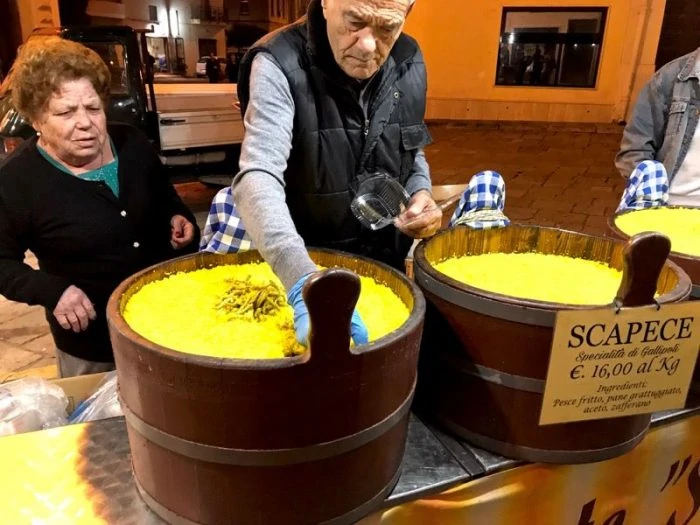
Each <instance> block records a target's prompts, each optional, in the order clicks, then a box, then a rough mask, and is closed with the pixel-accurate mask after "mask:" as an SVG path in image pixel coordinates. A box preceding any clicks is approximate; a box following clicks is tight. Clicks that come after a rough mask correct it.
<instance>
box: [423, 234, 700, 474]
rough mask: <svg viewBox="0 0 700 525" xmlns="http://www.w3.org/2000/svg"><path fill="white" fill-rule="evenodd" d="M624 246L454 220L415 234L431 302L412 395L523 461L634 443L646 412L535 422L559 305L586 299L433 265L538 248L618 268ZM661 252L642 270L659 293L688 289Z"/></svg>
mask: <svg viewBox="0 0 700 525" xmlns="http://www.w3.org/2000/svg"><path fill="white" fill-rule="evenodd" d="M624 248H625V243H624V242H622V241H614V240H611V239H606V238H597V237H592V236H588V235H583V234H577V233H573V232H566V231H562V230H557V229H551V228H539V227H534V226H532V227H531V226H515V225H511V226H509V227H507V228H502V229H495V230H485V231H484V230H472V229H470V228H466V227H458V228H453V229H448V230H445V231H443V232H441V233H439V234H438V235H436V236H435V237H433V238H432V239H430V240H429V241H427V242H423V243H421V244H420V245H419V247H418V249H417V250H416V254H415V279H416V283H417V284H418V285H419V286H420V288H421V289H422V290H423V293H424V294H425V296H426V299H427V305H428V306H427V311H426V324H425V330H424V337H423V341H424V342H423V347H422V349H421V364H420V373H419V377H420V381H419V385H418V395H417V402H418V407H419V409H420V410H421V412H422V413H424V414H426V415H427V416H429V417H431V418H432V419H434V420H435V421H436V422H438V423H439V424H441V425H442V426H443V427H444V428H446V429H447V430H448V431H450V432H452V433H454V434H456V435H458V436H460V437H462V438H464V439H466V440H468V441H470V442H472V443H474V444H476V445H477V446H480V447H482V448H484V449H487V450H489V451H492V452H495V453H497V454H501V455H504V456H509V457H514V458H518V459H523V460H527V461H537V462H553V463H579V462H590V461H599V460H603V459H608V458H611V457H614V456H618V455H620V454H623V453H624V452H626V451H628V450H630V449H632V448H633V447H634V446H635V445H636V444H637V443H639V442H640V441H641V439H642V438H643V436H644V434H645V432H646V431H647V429H648V426H649V421H650V417H649V416H648V415H641V416H631V417H623V418H615V419H605V420H595V421H587V422H577V423H566V424H557V425H547V426H539V424H538V422H539V415H540V409H541V405H542V396H543V391H544V380H545V379H546V375H547V368H548V364H549V357H550V348H551V344H552V337H553V326H554V322H555V316H556V313H557V311H559V310H562V309H580V308H590V307H583V306H577V305H569V304H559V303H547V302H542V301H530V300H522V299H517V298H514V297H509V296H506V295H499V294H495V293H491V292H488V291H485V290H481V289H478V288H475V287H473V286H468V285H466V284H463V283H461V282H459V281H456V280H454V279H452V278H450V277H448V276H446V275H444V274H442V273H440V272H438V271H437V270H436V269H435V268H434V267H433V265H432V263H434V262H439V261H441V260H443V259H445V258H448V257H451V256H456V255H457V256H459V255H476V254H481V253H488V252H505V253H513V252H518V253H522V252H532V251H535V252H540V253H549V254H562V255H570V256H577V257H583V258H586V259H592V260H596V261H609V262H610V265H611V266H613V267H615V268H617V269H622V268H623V249H624ZM661 257H662V259H661V260H660V261H658V264H657V265H656V268H654V262H653V261H649V263H648V264H647V265H646V266H644V267H642V268H641V269H640V271H641V272H649V273H648V274H647V275H653V276H654V277H653V279H654V282H656V281H657V279H656V277H657V276H659V271H660V276H659V278H658V286H657V287H656V288H657V289H658V291H659V292H660V293H661V294H662V295H661V297H660V298H659V300H660V302H662V303H666V302H676V301H681V300H683V299H685V298H686V297H687V296H688V294H689V293H690V281H689V279H688V277H687V275H685V273H683V271H682V270H681V269H680V268H678V266H676V265H675V264H674V263H672V262H669V261H665V255H662V256H661ZM662 265H663V266H662ZM654 272H655V273H654ZM542 278H543V279H546V278H547V276H542ZM504 279H507V275H505V276H504ZM654 288H655V287H654V286H653V283H652V285H651V286H647V290H646V292H645V293H643V294H641V295H640V294H639V293H636V295H635V296H634V297H633V296H632V295H629V296H628V299H629V300H627V301H626V305H627V306H639V305H641V304H647V303H651V302H652V300H653V295H654ZM647 296H648V297H647ZM612 300H613V297H611V303H612Z"/></svg>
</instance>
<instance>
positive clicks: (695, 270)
mask: <svg viewBox="0 0 700 525" xmlns="http://www.w3.org/2000/svg"><path fill="white" fill-rule="evenodd" d="M667 208H672V209H673V208H679V207H678V206H667ZM635 211H636V210H629V211H624V212H620V213H616V214H615V215H613V216H612V217H610V218H609V219H608V227H609V228H610V230H611V231H612V232H613V233H614V234H615V236H616V237H618V238H619V239H622V240H628V239H629V238H630V236H629V235H627V234H626V233H625V232H623V231H622V230H621V229H620V228H619V227H618V226H617V224H616V220H617V218H618V217H620V216H622V215H626V214H629V213H634V212H635ZM698 213H700V210H698ZM698 243H700V238H699V239H698ZM671 248H673V245H672V246H671ZM669 259H671V260H672V261H673V262H675V263H676V264H677V265H678V266H679V267H681V268H682V269H683V271H685V273H687V274H688V277H689V278H690V280H691V282H692V284H693V289H692V291H691V292H690V300H693V301H700V257H693V256H692V255H688V254H686V253H681V252H677V251H671V253H670V254H669ZM698 304H700V303H698ZM690 390H691V391H692V392H693V393H695V394H700V363H697V364H696V365H695V370H694V371H693V378H692V380H691V382H690Z"/></svg>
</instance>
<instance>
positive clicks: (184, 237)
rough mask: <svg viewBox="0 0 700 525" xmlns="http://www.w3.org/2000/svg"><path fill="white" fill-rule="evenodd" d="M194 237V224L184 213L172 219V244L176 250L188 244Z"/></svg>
mask: <svg viewBox="0 0 700 525" xmlns="http://www.w3.org/2000/svg"><path fill="white" fill-rule="evenodd" d="M192 239H194V225H193V224H192V223H191V222H190V221H188V220H187V219H185V218H184V217H183V216H182V215H173V218H172V219H170V245H171V246H172V247H173V249H175V250H180V249H182V248H184V247H185V246H187V245H188V244H189V243H191V242H192Z"/></svg>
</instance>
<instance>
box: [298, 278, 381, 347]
mask: <svg viewBox="0 0 700 525" xmlns="http://www.w3.org/2000/svg"><path fill="white" fill-rule="evenodd" d="M311 275H312V274H310V273H307V274H306V275H304V276H303V277H302V278H301V279H299V280H298V281H297V282H296V284H295V285H294V286H292V289H291V290H289V293H287V302H288V303H289V304H290V305H291V306H292V308H294V330H295V331H296V334H297V341H299V343H301V344H302V345H304V346H309V310H308V309H307V308H306V303H305V302H304V296H303V294H302V289H303V288H304V283H305V282H306V279H308V278H309V277H310V276H311ZM350 336H351V337H352V340H353V341H355V344H356V345H361V344H365V343H367V342H368V340H369V334H368V332H367V327H366V326H365V323H363V322H362V318H360V314H359V313H358V312H357V310H355V311H354V312H353V313H352V320H351V323H350Z"/></svg>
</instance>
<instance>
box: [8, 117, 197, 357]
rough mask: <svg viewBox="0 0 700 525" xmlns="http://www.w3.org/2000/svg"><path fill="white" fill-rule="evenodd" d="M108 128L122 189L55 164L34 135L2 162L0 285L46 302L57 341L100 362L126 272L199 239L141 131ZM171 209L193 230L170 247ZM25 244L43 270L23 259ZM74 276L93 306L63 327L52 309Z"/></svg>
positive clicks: (22, 298)
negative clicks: (112, 303)
mask: <svg viewBox="0 0 700 525" xmlns="http://www.w3.org/2000/svg"><path fill="white" fill-rule="evenodd" d="M108 132H109V135H110V137H111V138H112V141H113V143H114V147H115V149H116V153H117V155H118V157H119V189H120V192H119V193H120V195H119V198H117V197H115V196H114V194H113V193H112V191H111V190H110V189H109V187H107V185H105V184H104V183H102V182H91V181H86V180H83V179H80V178H78V177H75V176H72V175H69V174H67V173H65V172H63V171H61V170H60V169H58V168H56V167H54V166H53V165H52V164H51V163H50V162H48V161H47V160H46V159H45V158H44V157H42V155H41V154H40V153H39V151H38V150H37V147H36V138H35V139H32V140H30V141H28V142H26V143H25V144H23V145H22V146H21V147H19V148H18V149H17V150H16V151H15V152H14V153H13V154H12V155H11V156H9V157H8V158H7V159H5V161H4V162H3V163H2V164H0V294H2V295H4V296H5V297H7V298H8V299H10V300H13V301H18V302H23V303H27V304H30V305H36V304H39V305H42V306H44V307H45V308H46V318H47V320H48V322H49V326H50V328H51V332H52V334H53V337H54V340H55V342H56V346H57V347H58V348H60V349H61V350H62V351H64V352H67V353H69V354H71V355H74V356H76V357H80V358H83V359H88V360H91V361H101V362H106V361H112V360H113V359H114V358H113V356H112V349H111V345H110V341H109V334H108V330H107V323H106V318H105V316H106V305H107V300H108V299H109V296H110V294H111V293H112V291H113V290H114V289H115V288H116V287H117V285H118V284H119V283H120V282H121V281H123V280H124V279H125V278H126V277H128V276H129V275H132V274H133V273H135V272H137V271H139V270H141V269H143V268H146V267H147V266H150V265H152V264H155V263H157V262H161V261H164V260H166V259H169V258H173V257H176V256H179V255H183V254H185V253H191V252H194V251H196V250H197V247H198V244H199V228H197V227H196V222H195V218H194V216H193V214H192V212H191V211H190V210H189V209H188V208H187V206H185V204H184V203H183V202H182V201H181V200H180V198H179V196H178V195H177V193H176V192H175V189H174V188H173V186H172V184H170V182H169V180H168V178H167V174H166V173H165V170H164V168H163V165H162V163H161V162H160V159H159V158H158V155H157V152H156V150H155V149H154V148H153V146H152V145H151V143H150V142H149V141H148V139H147V138H146V136H145V135H144V134H142V133H141V132H140V131H138V130H137V129H136V128H133V127H131V126H127V125H124V124H110V125H109V126H108ZM177 214H179V215H183V216H185V217H186V218H187V219H188V220H189V221H190V222H192V224H194V225H195V239H194V240H193V242H192V243H191V244H190V245H188V246H187V247H186V248H185V249H184V250H178V251H175V250H173V249H172V247H171V246H170V219H171V217H172V216H173V215H177ZM27 249H29V250H31V251H32V252H34V254H36V256H37V259H38V261H39V267H40V270H33V269H32V268H31V267H29V266H27V265H26V264H24V263H23V262H22V261H23V260H24V254H25V251H26V250H27ZM71 284H73V285H75V286H77V287H78V288H80V289H81V290H83V291H84V292H85V293H86V294H87V296H88V297H89V298H90V300H91V301H92V302H93V303H94V304H95V310H96V312H97V316H98V317H97V319H96V320H95V321H93V322H91V323H90V325H89V326H88V329H87V330H86V331H85V332H81V333H77V334H76V333H74V332H73V331H71V330H65V329H63V328H61V326H60V325H59V324H58V321H57V320H56V319H55V317H54V316H53V313H52V311H53V309H54V308H55V307H56V303H57V302H58V300H59V298H60V297H61V294H63V292H64V291H65V289H66V288H67V287H68V286H69V285H71Z"/></svg>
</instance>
